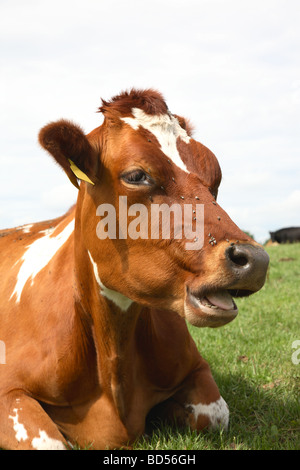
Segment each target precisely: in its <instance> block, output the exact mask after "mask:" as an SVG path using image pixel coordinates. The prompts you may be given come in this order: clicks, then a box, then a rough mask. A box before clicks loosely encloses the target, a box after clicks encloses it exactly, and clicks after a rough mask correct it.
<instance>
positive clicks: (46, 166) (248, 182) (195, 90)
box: [0, 0, 300, 241]
mask: <svg viewBox="0 0 300 470" xmlns="http://www.w3.org/2000/svg"><path fill="white" fill-rule="evenodd" d="M299 25H300V2H299V0H251V1H248V0H223V1H222V0H151V1H147V0H146V1H145V0H109V1H107V0H105V1H104V0H85V1H82V0H81V1H78V0H51V1H49V0H25V1H24V0H0V48H1V55H0V61H1V62H0V66H1V69H0V80H1V87H0V93H1V94H0V103H1V117H0V119H1V122H0V124H1V125H0V139H1V140H0V141H1V151H0V164H1V171H0V201H1V205H0V228H7V227H10V226H15V225H20V224H23V223H30V222H33V221H38V220H43V219H49V218H52V217H56V216H59V215H61V214H63V213H64V212H65V211H66V210H67V209H68V208H69V207H70V205H71V204H72V203H73V202H75V200H76V190H75V188H73V186H72V185H71V183H69V180H68V178H67V177H66V176H65V174H64V173H63V171H61V169H60V168H59V167H58V166H57V165H55V164H54V163H53V160H52V159H51V158H50V157H48V156H47V154H46V152H44V151H43V150H42V149H41V148H40V147H39V146H38V144H37V134H38V132H39V129H40V128H41V127H43V126H44V125H45V124H47V123H48V122H49V121H52V120H56V119H59V118H62V117H64V118H67V119H71V120H73V121H74V122H77V123H78V124H80V125H81V127H82V128H83V129H84V130H85V131H86V132H89V131H90V130H92V129H93V128H95V127H97V126H98V125H100V123H101V122H102V118H101V115H99V114H98V113H96V111H97V108H98V107H99V105H100V98H101V97H103V98H104V99H109V98H111V97H112V96H113V95H115V94H118V93H119V92H120V91H122V90H124V89H128V88H131V87H133V86H134V87H142V88H144V87H147V88H148V87H153V88H156V89H158V90H160V91H161V92H162V93H163V94H164V96H165V98H166V100H167V103H168V106H169V108H170V110H171V111H172V112H174V113H175V114H181V115H183V116H186V117H189V118H190V119H191V121H192V123H193V124H194V126H195V134H194V136H195V138H197V139H198V140H199V141H200V142H202V143H203V144H204V145H206V146H207V147H209V148H210V149H211V150H212V151H213V152H214V153H215V154H216V155H217V157H218V159H219V162H220V164H221V167H222V171H223V182H222V185H221V189H220V192H219V203H220V204H221V205H222V207H223V208H224V209H225V210H226V211H227V212H228V213H229V215H230V216H231V218H232V219H233V220H234V221H235V222H236V223H237V224H238V225H239V226H240V227H241V228H242V229H244V230H248V231H250V232H251V233H253V234H254V235H255V237H256V239H257V240H258V241H265V240H266V239H267V238H268V231H269V230H274V229H277V228H281V227H284V226H289V225H299V226H300V132H299V130H300V125H299V124H300V27H299Z"/></svg>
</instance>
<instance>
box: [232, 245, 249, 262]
mask: <svg viewBox="0 0 300 470" xmlns="http://www.w3.org/2000/svg"><path fill="white" fill-rule="evenodd" d="M227 256H228V258H229V259H230V261H232V262H233V263H234V264H236V265H237V266H246V265H247V264H248V263H249V259H248V257H247V254H246V253H244V251H243V250H242V249H241V247H235V246H231V247H230V248H228V249H227Z"/></svg>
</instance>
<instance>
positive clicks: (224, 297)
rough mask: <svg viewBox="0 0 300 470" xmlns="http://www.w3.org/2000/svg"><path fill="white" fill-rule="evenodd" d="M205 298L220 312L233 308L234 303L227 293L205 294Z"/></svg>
mask: <svg viewBox="0 0 300 470" xmlns="http://www.w3.org/2000/svg"><path fill="white" fill-rule="evenodd" d="M206 298H207V299H208V300H209V302H210V303H211V304H213V305H216V306H217V307H219V308H221V309H222V310H232V309H233V308H234V303H233V300H232V297H231V295H230V294H229V292H227V291H219V292H215V293H213V294H207V295H206Z"/></svg>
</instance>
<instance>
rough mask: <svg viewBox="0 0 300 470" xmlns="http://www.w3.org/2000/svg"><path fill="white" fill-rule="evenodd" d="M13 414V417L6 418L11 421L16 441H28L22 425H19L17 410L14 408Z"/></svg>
mask: <svg viewBox="0 0 300 470" xmlns="http://www.w3.org/2000/svg"><path fill="white" fill-rule="evenodd" d="M13 412H14V413H15V416H8V418H9V419H12V420H13V423H14V425H13V428H14V431H15V433H16V439H17V441H18V442H20V441H26V439H28V434H27V431H26V429H25V427H24V425H23V424H22V423H19V415H18V408H14V409H13Z"/></svg>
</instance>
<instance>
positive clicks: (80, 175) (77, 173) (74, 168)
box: [68, 158, 95, 186]
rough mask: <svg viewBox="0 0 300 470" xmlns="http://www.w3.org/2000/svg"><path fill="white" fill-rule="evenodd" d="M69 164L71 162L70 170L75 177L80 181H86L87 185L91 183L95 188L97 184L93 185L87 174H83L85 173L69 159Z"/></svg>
mask: <svg viewBox="0 0 300 470" xmlns="http://www.w3.org/2000/svg"><path fill="white" fill-rule="evenodd" d="M68 160H69V162H70V168H71V170H72V171H73V173H74V175H75V176H76V177H77V178H78V179H79V180H83V181H86V182H87V183H90V184H92V185H94V186H95V183H93V181H91V180H90V178H89V177H88V176H87V175H86V174H85V173H83V171H81V170H80V169H79V168H78V166H76V165H75V163H74V162H72V160H70V159H69V158H68Z"/></svg>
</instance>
